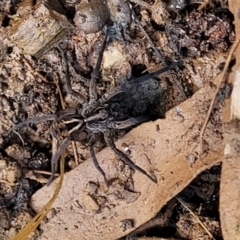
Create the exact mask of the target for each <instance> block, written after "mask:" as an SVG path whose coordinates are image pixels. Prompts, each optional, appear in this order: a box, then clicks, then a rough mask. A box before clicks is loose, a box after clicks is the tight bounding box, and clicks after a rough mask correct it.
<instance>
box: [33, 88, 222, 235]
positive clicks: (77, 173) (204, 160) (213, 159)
mask: <svg viewBox="0 0 240 240" xmlns="http://www.w3.org/2000/svg"><path fill="white" fill-rule="evenodd" d="M203 93H204V94H203ZM213 94H214V91H213V90H212V89H211V87H210V86H207V87H205V88H203V89H201V90H200V91H199V92H197V93H196V94H195V95H193V96H192V97H191V98H190V99H188V100H187V101H185V102H184V103H182V104H180V105H179V106H178V107H175V108H174V109H172V110H170V111H169V112H168V113H167V115H166V119H159V120H157V121H155V122H148V123H146V124H142V125H141V126H139V127H137V128H135V129H134V130H132V131H131V132H129V133H128V134H127V135H125V136H124V137H123V138H122V139H120V140H119V141H117V142H116V144H117V146H118V147H119V148H120V146H122V144H124V143H125V144H127V145H128V146H129V147H130V149H131V158H132V159H133V161H135V162H136V164H138V165H139V166H141V167H142V168H144V169H146V170H147V171H149V172H150V171H151V172H153V173H154V174H155V176H156V177H157V180H158V184H154V183H152V182H151V181H149V180H148V179H146V177H145V176H143V175H142V174H141V173H138V172H136V173H134V175H133V182H134V191H135V192H140V193H141V195H140V196H139V197H138V198H137V199H136V200H135V201H134V202H131V203H127V201H125V200H122V199H118V198H112V197H111V196H110V195H109V196H108V191H107V189H106V186H105V185H104V183H103V179H102V176H101V175H100V173H99V172H98V171H97V170H96V169H95V167H94V166H93V163H92V161H91V160H90V159H89V160H88V161H85V162H84V163H83V164H81V165H80V166H78V167H77V168H75V169H74V170H72V171H71V172H69V173H67V174H66V175H65V179H64V183H63V187H62V189H61V192H60V194H59V196H58V197H57V199H56V201H55V203H54V205H53V208H54V209H55V210H57V214H56V215H54V216H50V215H48V221H47V222H46V223H42V225H41V229H42V231H43V233H42V235H41V237H40V239H52V240H54V239H64V238H66V236H68V237H69V238H71V239H78V238H79V236H80V235H81V239H117V238H119V237H121V236H123V235H125V234H127V233H129V232H130V231H133V230H134V229H135V228H137V227H139V226H140V225H142V224H143V223H145V222H146V221H148V220H149V219H151V218H152V217H154V216H155V215H156V213H157V212H158V211H159V209H161V208H162V206H163V205H164V204H166V202H167V201H169V200H170V199H171V198H172V197H174V196H175V195H176V194H178V193H179V192H180V191H181V190H182V189H184V188H185V187H186V186H187V185H188V184H189V183H190V182H191V181H192V179H194V178H195V177H196V176H197V175H198V174H199V173H200V172H201V171H203V170H205V169H207V168H210V167H211V166H213V165H214V164H216V163H218V162H219V161H220V160H221V158H222V157H223V143H222V139H221V134H217V132H220V133H221V131H222V130H221V124H219V121H220V120H219V119H220V118H219V117H217V118H216V119H212V121H211V123H209V124H208V126H207V129H206V132H205V141H206V143H207V144H205V145H207V146H208V153H207V154H205V156H202V157H200V156H199V154H198V153H199V149H200V148H199V141H198V136H199V130H200V128H201V124H202V123H203V121H204V119H205V117H206V112H207V110H208V107H207V105H209V103H210V100H211V99H212V97H213ZM176 114H179V115H181V118H175V117H174V116H175V115H176ZM178 119H181V120H180V121H178ZM186 143H187V144H186ZM190 155H193V156H194V158H190V159H193V160H191V161H190V160H189V157H188V156H190ZM97 158H98V160H99V163H100V165H101V166H102V168H103V169H104V171H105V172H106V174H107V177H108V178H109V179H114V178H116V177H117V170H116V165H117V163H118V160H117V159H116V156H115V155H114V153H113V152H112V151H111V150H109V149H108V148H106V149H104V150H102V151H101V152H99V153H98V154H97ZM89 182H97V183H98V185H99V189H100V190H101V191H102V192H104V193H105V196H106V198H107V199H106V203H107V205H105V206H104V208H102V209H100V210H99V211H98V213H96V211H93V210H89V209H86V208H84V204H83V199H82V196H83V192H84V189H85V188H86V186H87V184H88V183H89ZM55 187H56V181H55V182H53V183H52V184H51V185H50V186H49V187H44V188H42V189H41V190H40V191H38V192H37V193H36V194H35V195H34V196H33V197H32V206H33V208H34V209H35V210H36V211H37V212H38V211H39V210H40V209H41V207H42V206H44V204H45V203H46V202H47V199H49V198H50V196H51V194H52V192H53V190H54V189H55ZM156 199H157V200H156ZM125 219H132V220H133V222H134V224H135V225H134V227H133V228H130V229H127V230H126V231H123V229H122V227H121V226H122V221H123V220H125ZM83 233H84V234H83Z"/></svg>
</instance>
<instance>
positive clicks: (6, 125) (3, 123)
mask: <svg viewBox="0 0 240 240" xmlns="http://www.w3.org/2000/svg"><path fill="white" fill-rule="evenodd" d="M0 123H1V124H2V125H4V126H5V127H8V128H10V129H11V130H12V131H13V132H14V133H15V134H16V135H17V136H18V137H19V138H20V140H21V142H22V145H23V147H24V146H25V142H24V140H23V138H22V137H21V135H20V134H19V133H18V132H17V131H15V130H14V129H13V128H12V127H10V126H9V125H8V124H6V123H5V122H3V121H0Z"/></svg>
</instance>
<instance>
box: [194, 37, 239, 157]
mask: <svg viewBox="0 0 240 240" xmlns="http://www.w3.org/2000/svg"><path fill="white" fill-rule="evenodd" d="M239 42H240V39H238V40H237V41H235V42H234V44H233V45H232V47H231V49H230V51H229V54H228V57H227V60H226V63H225V65H224V68H223V71H222V73H221V74H220V77H221V78H220V80H219V82H218V85H217V89H216V92H215V94H214V96H213V99H212V101H211V104H210V107H209V109H208V113H207V117H206V119H205V122H204V124H203V126H202V129H201V131H200V134H199V140H200V151H201V154H202V153H203V135H204V132H205V129H206V126H207V123H208V121H209V118H210V115H211V112H212V109H213V105H214V103H215V100H216V97H217V94H218V92H219V89H220V87H221V86H222V84H223V83H224V81H225V79H226V77H227V70H228V66H229V63H230V61H231V60H232V55H233V54H234V52H235V50H236V48H237V46H238V44H239Z"/></svg>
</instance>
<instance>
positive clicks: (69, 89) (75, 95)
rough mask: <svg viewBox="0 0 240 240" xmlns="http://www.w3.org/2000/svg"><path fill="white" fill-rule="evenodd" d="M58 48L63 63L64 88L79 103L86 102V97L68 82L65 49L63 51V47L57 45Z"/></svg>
mask: <svg viewBox="0 0 240 240" xmlns="http://www.w3.org/2000/svg"><path fill="white" fill-rule="evenodd" d="M57 48H58V50H59V51H60V53H61V55H62V59H63V61H64V63H65V75H66V78H65V83H66V88H67V92H68V93H69V94H70V95H71V96H73V98H75V99H76V100H77V101H78V102H79V103H81V104H83V103H85V102H86V99H85V98H84V96H83V95H81V94H80V93H79V92H76V91H74V90H73V89H72V86H71V83H70V76H69V67H68V62H67V55H66V51H64V50H63V49H61V48H60V46H57Z"/></svg>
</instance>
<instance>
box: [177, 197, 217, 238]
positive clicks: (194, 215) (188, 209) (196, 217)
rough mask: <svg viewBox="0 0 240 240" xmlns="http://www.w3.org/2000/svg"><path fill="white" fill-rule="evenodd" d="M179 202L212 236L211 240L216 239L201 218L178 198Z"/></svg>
mask: <svg viewBox="0 0 240 240" xmlns="http://www.w3.org/2000/svg"><path fill="white" fill-rule="evenodd" d="M177 200H178V201H179V202H180V203H181V204H182V206H183V207H184V208H186V209H187V211H189V213H190V214H191V215H192V216H193V217H194V218H195V219H196V220H197V221H198V223H199V224H200V225H201V226H202V228H203V229H204V230H205V231H206V233H207V234H208V235H209V236H210V238H212V239H214V240H215V238H214V237H213V235H212V234H211V233H210V231H209V230H208V228H207V226H205V224H204V223H203V222H202V221H201V220H200V219H199V217H198V216H197V215H196V214H195V213H194V212H193V211H192V210H191V209H190V208H189V207H188V206H187V205H186V203H185V202H184V201H183V200H182V199H181V198H178V197H177Z"/></svg>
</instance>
